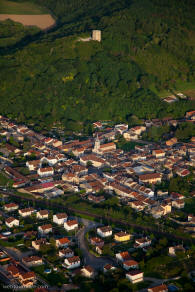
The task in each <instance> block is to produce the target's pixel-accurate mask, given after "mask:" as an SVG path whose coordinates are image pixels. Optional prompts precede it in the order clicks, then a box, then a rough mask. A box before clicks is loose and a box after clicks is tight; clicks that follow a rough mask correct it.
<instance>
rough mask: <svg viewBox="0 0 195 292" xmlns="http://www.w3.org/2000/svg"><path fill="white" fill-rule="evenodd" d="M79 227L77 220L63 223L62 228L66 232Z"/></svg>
mask: <svg viewBox="0 0 195 292" xmlns="http://www.w3.org/2000/svg"><path fill="white" fill-rule="evenodd" d="M78 227H79V225H78V222H77V220H67V221H65V222H64V228H65V229H66V230H67V231H72V230H75V229H77V228H78Z"/></svg>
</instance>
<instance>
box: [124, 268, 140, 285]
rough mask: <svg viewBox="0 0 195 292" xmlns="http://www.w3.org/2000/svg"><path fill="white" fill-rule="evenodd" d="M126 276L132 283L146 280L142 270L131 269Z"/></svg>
mask: <svg viewBox="0 0 195 292" xmlns="http://www.w3.org/2000/svg"><path fill="white" fill-rule="evenodd" d="M126 278H127V279H128V280H129V281H130V282H131V283H132V284H135V283H139V282H142V281H143V280H144V273H143V272H140V271H137V270H136V271H130V272H128V273H127V274H126Z"/></svg>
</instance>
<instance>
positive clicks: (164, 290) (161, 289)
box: [147, 284, 168, 292]
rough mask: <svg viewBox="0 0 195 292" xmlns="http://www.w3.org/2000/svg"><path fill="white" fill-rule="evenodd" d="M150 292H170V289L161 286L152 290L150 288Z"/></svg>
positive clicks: (163, 285)
mask: <svg viewBox="0 0 195 292" xmlns="http://www.w3.org/2000/svg"><path fill="white" fill-rule="evenodd" d="M147 291H148V292H168V287H167V285H165V284H161V285H158V286H154V287H152V288H148V290H147Z"/></svg>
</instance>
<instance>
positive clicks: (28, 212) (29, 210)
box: [18, 208, 35, 217]
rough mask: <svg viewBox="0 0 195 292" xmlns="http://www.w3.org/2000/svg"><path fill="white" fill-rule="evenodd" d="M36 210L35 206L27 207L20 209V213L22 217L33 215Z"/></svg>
mask: <svg viewBox="0 0 195 292" xmlns="http://www.w3.org/2000/svg"><path fill="white" fill-rule="evenodd" d="M34 212H35V210H34V209H33V208H25V209H20V210H18V213H19V214H20V216H22V217H27V216H31V215H32V214H33V213H34Z"/></svg>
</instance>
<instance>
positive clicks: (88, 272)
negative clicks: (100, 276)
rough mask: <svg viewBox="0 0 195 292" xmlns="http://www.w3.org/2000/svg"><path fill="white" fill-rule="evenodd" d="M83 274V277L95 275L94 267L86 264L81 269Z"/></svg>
mask: <svg viewBox="0 0 195 292" xmlns="http://www.w3.org/2000/svg"><path fill="white" fill-rule="evenodd" d="M81 274H82V276H83V277H87V278H93V277H94V275H95V272H94V269H93V268H92V267H91V266H84V267H83V268H82V269H81Z"/></svg>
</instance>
